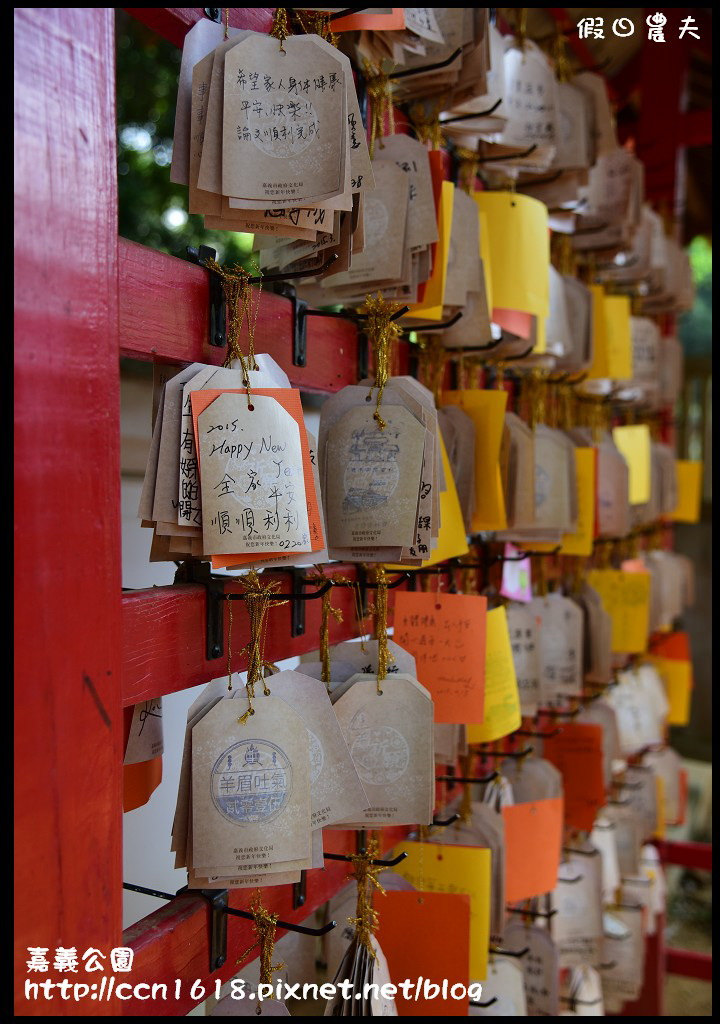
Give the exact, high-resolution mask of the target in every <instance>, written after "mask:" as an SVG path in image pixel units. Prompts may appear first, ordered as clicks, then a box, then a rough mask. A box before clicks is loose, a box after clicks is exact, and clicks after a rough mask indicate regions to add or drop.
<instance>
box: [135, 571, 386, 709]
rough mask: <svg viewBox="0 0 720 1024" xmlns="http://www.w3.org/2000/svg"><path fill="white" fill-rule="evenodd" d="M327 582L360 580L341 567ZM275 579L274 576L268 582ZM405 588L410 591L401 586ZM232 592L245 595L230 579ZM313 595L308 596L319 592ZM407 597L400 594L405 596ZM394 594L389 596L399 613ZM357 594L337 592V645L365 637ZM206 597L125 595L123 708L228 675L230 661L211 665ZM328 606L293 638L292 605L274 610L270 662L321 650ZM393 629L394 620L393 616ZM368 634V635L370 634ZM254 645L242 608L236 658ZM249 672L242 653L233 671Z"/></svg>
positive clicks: (198, 592)
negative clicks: (361, 634)
mask: <svg viewBox="0 0 720 1024" xmlns="http://www.w3.org/2000/svg"><path fill="white" fill-rule="evenodd" d="M326 572H327V575H328V576H332V575H341V576H344V577H346V578H350V579H352V578H354V575H355V572H356V570H355V567H354V566H343V565H337V566H333V567H332V568H328V569H327V570H326ZM269 575H270V574H268V577H269ZM275 578H277V579H278V580H280V581H281V588H280V589H281V591H282V592H286V591H287V590H288V588H289V587H290V585H291V584H290V580H291V577H290V575H289V574H288V573H284V574H278V575H277V577H275ZM402 586H403V588H404V587H405V586H406V584H403V585H402ZM227 589H228V590H229V591H235V592H236V593H237V592H239V591H240V589H241V588H239V587H238V586H237V585H236V584H235V581H234V580H232V579H230V578H228V588H227ZM312 589H313V588H312V587H308V588H307V591H308V592H312ZM398 589H401V588H398ZM392 594H393V591H391V592H390V600H389V603H390V606H391V609H390V610H391V613H392V606H393V597H392ZM354 595H355V590H354V588H352V587H336V588H335V589H334V590H333V592H332V603H333V607H335V608H340V609H341V610H342V613H343V621H342V623H340V624H337V623H336V622H335V621H334V620H332V622H331V625H330V643H331V644H332V643H339V642H340V641H341V640H350V639H352V638H353V637H356V636H357V635H358V633H359V629H358V626H357V624H356V622H355V596H354ZM205 600H206V598H205V589H204V588H203V587H200V586H177V587H153V588H152V589H151V590H138V591H135V592H130V593H125V594H123V597H122V616H123V618H122V622H123V665H122V702H123V705H124V706H125V707H130V705H132V704H137V703H138V702H139V701H141V700H149V699H150V698H151V697H160V696H162V695H163V694H166V693H176V692H178V691H179V690H186V689H187V688H188V687H190V686H197V685H198V684H199V683H205V682H208V680H210V679H215V678H216V677H217V676H220V675H222V674H223V672H225V671H226V668H227V653H224V654H223V656H222V657H220V658H217V659H214V660H212V661H207V660H206V659H205ZM223 604H224V613H225V618H224V625H223V634H222V635H223V645H224V647H225V651H227V622H228V610H227V605H228V602H227V601H225V602H223ZM320 605H321V601H319V600H315V601H312V600H311V601H306V602H305V615H306V622H305V633H304V635H303V636H299V637H295V638H292V637H291V636H290V614H291V607H290V604H289V603H288V604H279V606H278V607H275V608H273V607H271V608H270V610H269V612H268V613H267V619H266V622H267V634H266V640H265V656H266V658H267V660H268V661H271V662H272V661H279V660H281V659H282V658H292V657H294V656H296V655H300V654H307V653H309V652H310V651H315V650H317V648H318V634H319V629H320V612H321V608H320ZM390 623H392V614H390ZM366 628H367V627H366ZM248 640H249V631H248V617H247V614H246V612H245V609H244V606H243V603H242V602H241V601H235V602H234V605H233V635H232V650H233V651H234V652H240V651H241V649H242V647H243V646H244V645H245V644H246V643H247V642H248ZM246 667H247V663H246V661H245V659H244V657H241V656H240V654H239V653H237V654H235V655H234V657H233V671H234V672H239V671H241V670H243V669H245V668H246Z"/></svg>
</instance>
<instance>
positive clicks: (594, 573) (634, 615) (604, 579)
mask: <svg viewBox="0 0 720 1024" xmlns="http://www.w3.org/2000/svg"><path fill="white" fill-rule="evenodd" d="M587 581H588V583H589V585H590V586H591V587H594V588H595V590H597V592H598V594H599V595H600V599H601V601H602V603H603V608H604V609H605V611H606V612H607V613H608V615H609V616H610V618H611V619H612V643H611V647H612V650H613V652H615V653H618V654H620V653H622V654H643V653H644V652H645V651H646V650H647V644H648V627H649V625H650V573H648V572H623V571H622V570H621V569H592V570H591V571H590V572H589V573H588V574H587Z"/></svg>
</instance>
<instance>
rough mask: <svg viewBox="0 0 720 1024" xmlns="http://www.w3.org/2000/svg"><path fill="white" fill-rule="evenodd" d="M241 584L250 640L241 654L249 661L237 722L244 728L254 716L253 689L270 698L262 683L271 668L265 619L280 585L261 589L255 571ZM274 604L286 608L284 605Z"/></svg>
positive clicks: (261, 585) (264, 684) (271, 585)
mask: <svg viewBox="0 0 720 1024" xmlns="http://www.w3.org/2000/svg"><path fill="white" fill-rule="evenodd" d="M242 583H243V586H244V588H245V604H246V606H247V610H248V615H249V616H250V640H249V641H248V643H247V644H246V645H245V647H243V649H242V651H241V653H242V654H247V658H248V668H247V683H246V684H245V688H246V690H247V698H248V708H247V711H245V713H244V714H243V715H241V716H240V718H238V722H239V723H240V724H241V725H245V723H246V722H247V720H248V719H249V718H250V717H251V715H254V714H255V710H254V708H253V705H252V702H253V700H254V699H255V686H256V685H257V683H262V685H263V692H264V693H265V695H266V696H268V695H269V694H270V690H269V689H268V686H267V684H266V682H265V672H266V670H267V669H272V668H274V666H273V665H272V664H271V663H270V662H267V661H265V657H264V656H265V616H266V614H267V611H268V607H269V605H270V598H271V595H272V594H273V593H275V592H276V591H277V589H278V587H279V586H280V584H279V583H278V582H277V581H272V582H270V583H267V584H265V585H263V584H262V583H261V581H260V577H259V576H258V574H257V572H256V571H255V569H251V570H250V572H249V573H248V574H247V576H246V577H245V578H244V579H243V580H242ZM274 603H276V604H287V601H278V602H274Z"/></svg>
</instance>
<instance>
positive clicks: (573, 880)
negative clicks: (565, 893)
mask: <svg viewBox="0 0 720 1024" xmlns="http://www.w3.org/2000/svg"><path fill="white" fill-rule="evenodd" d="M584 877H585V875H576V877H575V878H558V882H564V883H565V884H566V885H576V884H577V883H578V882H582V880H583V878H584Z"/></svg>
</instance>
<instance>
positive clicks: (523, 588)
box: [500, 544, 532, 601]
mask: <svg viewBox="0 0 720 1024" xmlns="http://www.w3.org/2000/svg"><path fill="white" fill-rule="evenodd" d="M520 554H522V552H521V551H519V550H518V548H516V547H515V545H514V544H506V545H505V556H504V557H505V561H504V562H503V574H502V586H501V587H500V593H501V594H502V595H503V597H507V598H509V599H510V600H511V601H532V583H531V579H530V559H529V558H522V559H519V560H518V561H508V559H517V557H518V555H520Z"/></svg>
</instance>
